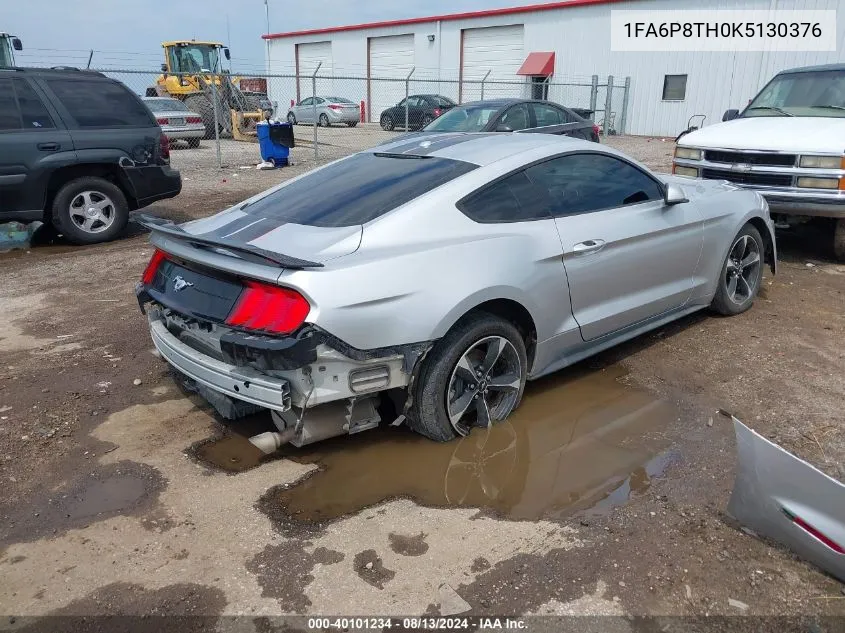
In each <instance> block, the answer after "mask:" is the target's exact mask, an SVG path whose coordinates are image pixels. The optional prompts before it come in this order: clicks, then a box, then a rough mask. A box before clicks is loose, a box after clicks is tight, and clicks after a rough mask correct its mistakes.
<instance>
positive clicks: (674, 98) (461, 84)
mask: <svg viewBox="0 0 845 633" xmlns="http://www.w3.org/2000/svg"><path fill="white" fill-rule="evenodd" d="M703 8H706V9H765V10H770V9H793V10H795V9H798V10H811V9H838V11H837V34H836V38H837V51H836V52H790V51H784V50H778V49H777V46H778V44H777V42H778V40H773V48H772V50H767V51H764V52H672V53H658V52H635V53H632V52H612V51H611V45H610V12H611V10H612V9H625V10H649V11H657V10H670V9H703ZM264 37H265V38H267V39H269V42H270V43H269V46H268V60H267V68H268V73H269V74H278V75H296V76H297V77H298V79H297V80H296V81H293V80H292V81H291V82H287V83H289V84H290V85H289V86H288V85H286V82H283V81H273V80H271V82H270V86H271V88H270V91H271V98H273V99H276V100H278V101H279V103H285V102H286V101H287V100H289V99H297V98H300V97H307V96H309V95H310V94H311V90H312V80H311V75H312V74H313V71H314V69H315V68H316V66H317V64H318V63H321V64H322V65H321V66H320V71H319V77H320V78H319V79H318V80H317V93H318V94H327V93H336V94H337V95H338V96H345V97H347V98H350V99H353V100H355V101H359V100H360V101H364V102H365V103H366V104H367V106H366V111H367V113H368V114H367V116H368V118H369V119H370V120H374V121H378V117H379V113H380V112H381V111H382V110H383V109H384V108H386V107H389V106H392V105H395V104H396V103H397V102H398V101H399V100H400V99H401V98H402V97H404V94H405V84H404V81H400V80H404V79H405V77H406V76H407V75H408V73H409V72H410V71H411V69H412V68H413V69H415V70H414V74H413V76H412V80H413V83H412V87H411V91H412V93H413V92H418V93H419V92H438V93H440V94H443V95H445V96H449V97H451V98H453V99H456V100H458V101H460V102H466V101H471V100H474V99H478V98H479V97H480V85H479V83H477V82H478V80H480V79H481V78H483V77H484V76H485V75H487V78H488V80H490V81H497V82H498V81H507V82H513V83H512V84H511V85H510V86H502V85H494V84H490V85H488V86H487V88H486V90H485V95H484V96H485V97H493V96H529V95H531V94H532V89H531V83H532V82H536V81H542V80H549V81H551V82H552V86H553V89H552V90H550V91H549V92H548V98H550V99H552V100H556V101H560V102H561V103H563V104H564V105H570V106H573V107H585V106H586V105H587V104H585V103H584V95H587V94H589V83H590V78H591V76H592V75H598V76H599V77H600V78H601V83H606V82H607V76H608V75H612V76H613V77H614V83H615V84H616V85H621V84H622V82H623V81H624V78H625V77H628V76H629V77H630V78H631V84H630V93H629V98H628V107H627V112H626V125H625V130H624V131H625V132H626V133H630V134H652V135H671V136H674V135H676V134H677V133H678V132H679V131H681V130H682V129H685V128H686V127H687V121H688V119H689V118H690V116H692V115H695V114H704V115H706V116H707V120H706V124H712V123H714V122H717V121H719V120H721V116H722V113H723V112H724V111H725V110H726V109H728V108H730V107H742V106H743V105H745V104H746V103H747V102H748V100H749V99H750V98H751V97H753V96H754V94H755V93H756V92H757V91H758V90H759V89H760V88H761V87H762V86H763V85H764V84H765V83H766V82H767V81H768V80H769V79H770V78H771V77H772V75H773V74H774V73H776V72H777V71H779V70H782V69H785V68H792V67H797V66H808V65H813V64H825V63H833V62H842V61H845V0H708V1H707V2H702V1H701V0H569V1H568V2H550V3H547V4H540V5H533V6H527V7H514V8H508V9H495V10H490V11H476V12H471V13H462V14H451V15H439V16H431V17H421V18H413V19H408V20H395V21H390V22H379V23H370V24H357V25H351V26H339V27H333V28H325V29H313V30H307V31H298V32H291V33H277V34H271V35H268V36H264ZM532 54H533V55H532ZM529 56H531V58H530V59H529ZM488 73H489V74H488ZM342 78H348V79H342ZM353 78H356V79H353ZM384 78H391V79H396V80H397V81H393V82H390V81H381V80H382V79H384ZM427 80H428V81H429V82H430V83H429V84H426V81H427ZM436 80H441V81H440V82H439V83H437V82H436ZM560 82H563V83H573V84H574V83H583V84H587V87H586V88H583V87H577V86H572V87H570V88H565V87H560V88H558V89H557V90H558V91H557V92H555V86H554V84H558V83H560ZM534 94H536V92H535V93H534ZM602 99H603V97H600V101H601V100H602ZM573 101H579V103H574V102H573ZM613 108H614V109H619V104H618V103H614V106H613Z"/></svg>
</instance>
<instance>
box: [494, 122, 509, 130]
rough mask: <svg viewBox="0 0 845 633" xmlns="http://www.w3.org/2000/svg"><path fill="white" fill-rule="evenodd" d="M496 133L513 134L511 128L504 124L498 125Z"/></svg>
mask: <svg viewBox="0 0 845 633" xmlns="http://www.w3.org/2000/svg"><path fill="white" fill-rule="evenodd" d="M496 131H497V132H513V128H510V127H508V126H507V125H505V124H504V123H499V125H497V126H496Z"/></svg>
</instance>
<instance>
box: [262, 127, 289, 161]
mask: <svg viewBox="0 0 845 633" xmlns="http://www.w3.org/2000/svg"><path fill="white" fill-rule="evenodd" d="M256 131H257V133H258V148H259V150H260V152H261V158H262V159H263V160H265V161H271V162H273V163H274V164H276V165H277V166H278V165H287V164H288V156H290V148H291V147H293V146H294V141H293V127H292V126H291V124H290V123H280V122H277V121H272V122H269V123H268V122H267V121H260V122H259V123H258V125H257V126H256Z"/></svg>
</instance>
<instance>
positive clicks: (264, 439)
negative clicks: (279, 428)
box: [249, 431, 293, 455]
mask: <svg viewBox="0 0 845 633" xmlns="http://www.w3.org/2000/svg"><path fill="white" fill-rule="evenodd" d="M292 436H293V433H276V432H274V431H267V432H266V433H259V434H258V435H253V436H252V437H251V438H249V443H250V444H252V445H253V446H255V447H256V448H257V449H258V450H260V451H261V452H262V453H264V454H265V455H270V454H271V453H275V452H276V451H277V450H279V448H281V447H282V446H283V445H285V444H287V443H288V442H289V441H290V439H291V437H292Z"/></svg>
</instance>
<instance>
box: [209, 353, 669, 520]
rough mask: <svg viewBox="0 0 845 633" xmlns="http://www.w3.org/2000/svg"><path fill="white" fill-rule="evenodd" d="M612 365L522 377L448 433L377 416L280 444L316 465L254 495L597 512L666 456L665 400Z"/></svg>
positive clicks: (320, 501) (303, 505)
mask: <svg viewBox="0 0 845 633" xmlns="http://www.w3.org/2000/svg"><path fill="white" fill-rule="evenodd" d="M624 375H625V371H624V370H623V369H622V368H619V367H611V368H608V369H604V370H598V371H592V372H588V373H587V372H584V373H574V372H573V373H568V374H564V375H563V376H552V377H550V378H547V379H543V380H540V381H537V382H534V383H530V384H529V386H528V388H527V390H526V395H525V398H524V399H523V402H522V404H521V405H520V407H519V409H518V410H517V412H516V413H515V414H514V415H512V416H511V418H510V419H509V420H507V421H506V422H504V423H500V424H498V425H496V426H494V427H493V428H492V429H490V430H487V429H480V428H479V429H475V430H474V431H473V432H472V433H471V434H470V435H469V436H468V437H465V438H461V439H458V440H455V441H452V442H447V443H442V444H441V443H436V442H432V441H429V440H426V439H424V438H421V437H419V436H417V435H415V434H414V433H412V432H410V431H408V430H407V429H404V428H399V429H392V428H389V427H387V428H381V429H378V430H374V431H369V432H364V433H361V434H359V435H355V436H351V437H340V438H335V439H333V440H329V441H327V442H323V443H321V444H315V445H313V446H311V447H305V448H303V449H294V448H293V447H288V448H287V449H285V450H284V451H282V455H283V456H284V457H286V458H288V459H293V460H295V461H297V462H302V463H314V464H317V465H319V466H320V470H319V471H317V472H315V473H314V474H313V475H311V476H309V477H307V478H305V479H304V480H303V481H301V482H299V483H297V484H294V485H291V486H286V487H284V486H280V487H279V488H277V489H275V490H273V491H271V492H270V493H269V494H268V496H267V497H265V499H264V500H263V501H264V502H265V504H266V503H269V505H270V506H271V507H275V508H276V509H278V510H282V511H283V512H284V514H286V515H288V516H289V517H290V518H292V519H294V520H296V521H307V522H322V521H327V520H332V519H336V518H338V517H342V516H345V515H349V514H353V513H355V512H357V511H359V510H361V509H363V508H366V507H368V506H372V505H375V504H378V503H379V502H382V501H384V500H387V499H391V498H397V497H406V498H411V499H413V500H415V501H416V502H418V503H420V504H423V505H426V506H438V507H471V508H479V509H486V510H489V511H491V512H493V513H495V514H497V515H501V516H505V517H508V518H512V519H538V518H559V517H562V516H565V515H568V514H571V513H573V512H575V511H579V510H588V511H589V512H590V513H592V514H596V513H605V512H607V511H609V510H610V509H612V508H614V507H616V506H618V505H621V504H623V503H625V502H626V501H627V500H628V499H629V498H630V497H631V496H632V495H636V494H638V493H642V492H643V491H645V490H646V489H647V488H648V486H649V485H650V482H651V479H652V478H653V477H656V476H658V475H660V474H661V473H662V471H663V469H664V468H665V467H666V466H667V465H668V464H669V463H670V462H671V461H672V460H673V459H675V458H676V457H677V456H674V455H673V454H672V453H670V452H667V449H668V447H669V441H668V440H667V439H666V434H665V430H666V429H667V427H668V426H669V425H671V423H672V422H674V421H675V420H676V419H677V417H678V411H677V409H676V407H674V406H673V405H671V404H669V403H667V402H664V401H660V400H656V399H655V398H654V397H653V396H651V395H650V394H649V393H648V392H645V391H643V390H640V389H636V388H633V387H631V386H628V385H626V384H624V382H623V381H622V380H621V379H622V378H623V377H624ZM235 446H242V444H240V443H237V444H236V443H233V442H229V443H227V445H226V446H225V447H224V448H221V449H220V451H221V453H224V454H225V456H224V461H225V459H231V458H232V456H231V455H229V454H226V450H228V449H231V448H233V447H235ZM224 449H225V450H224ZM241 459H242V460H244V461H248V460H249V457H245V458H241ZM222 465H223V464H222V463H221V466H222Z"/></svg>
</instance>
